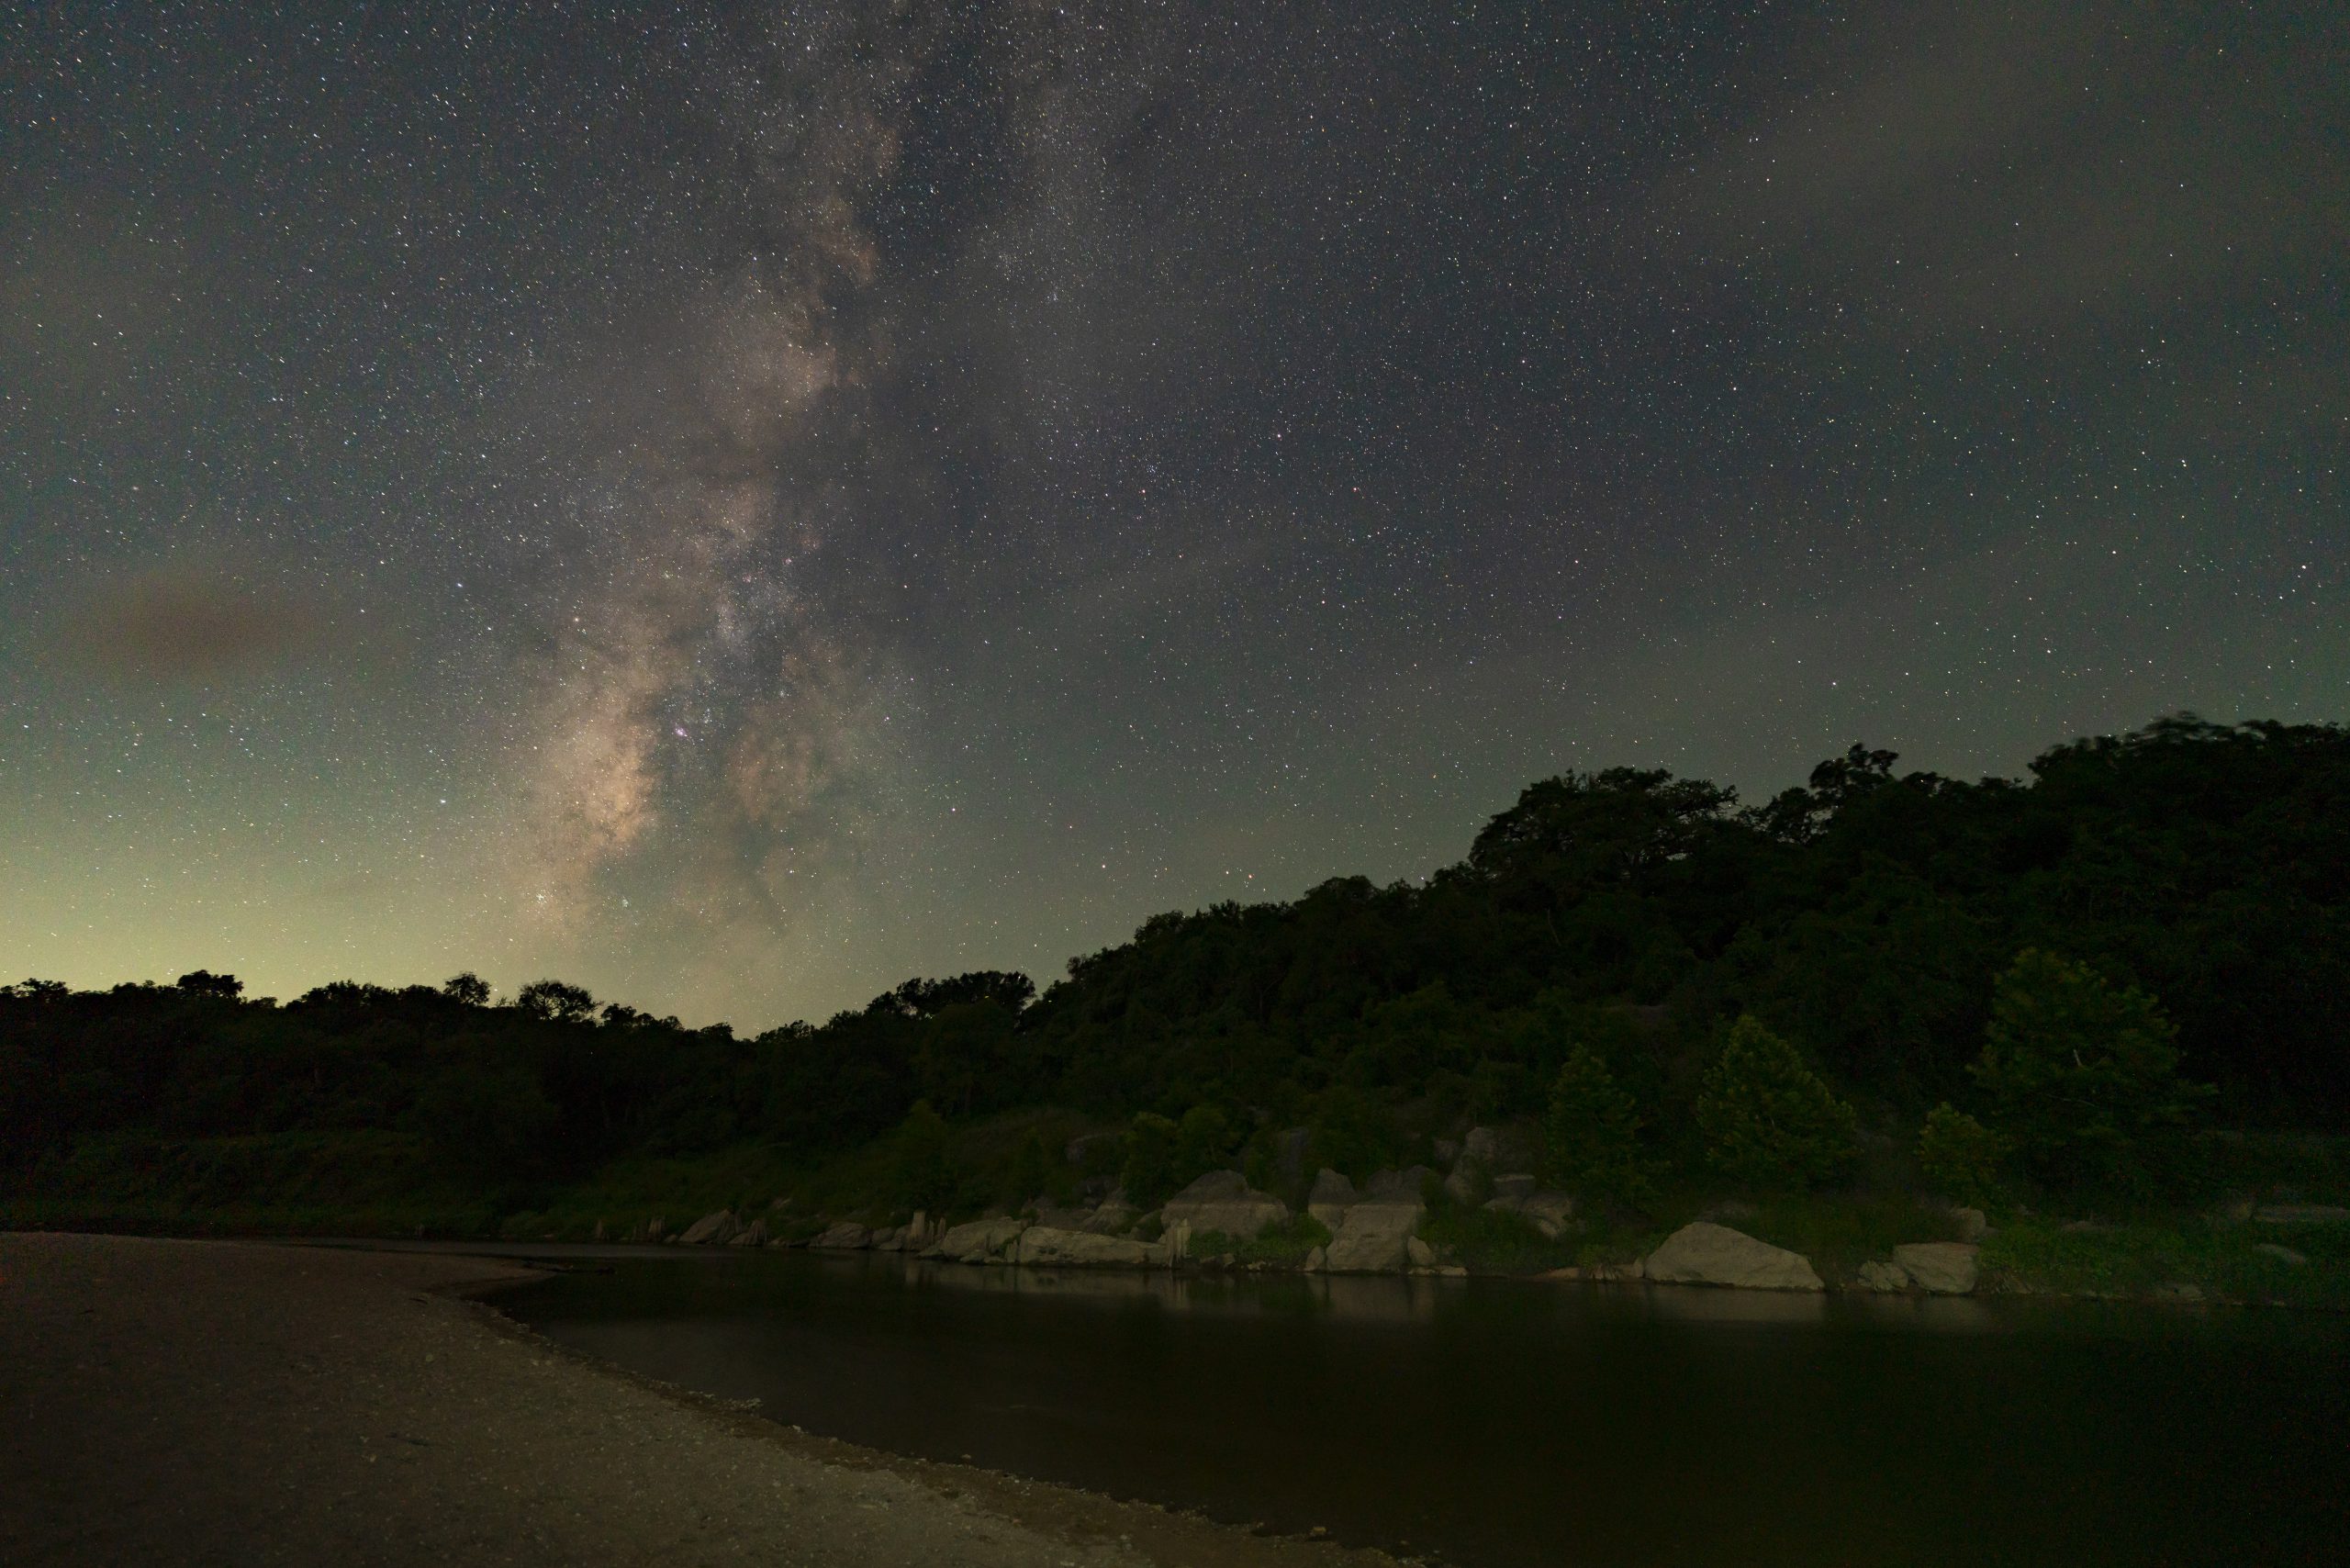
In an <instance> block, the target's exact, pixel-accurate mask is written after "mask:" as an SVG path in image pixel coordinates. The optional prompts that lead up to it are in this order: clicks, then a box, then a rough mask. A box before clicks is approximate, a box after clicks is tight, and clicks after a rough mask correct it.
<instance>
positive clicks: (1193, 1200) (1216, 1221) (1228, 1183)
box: [1159, 1170, 1289, 1241]
mask: <svg viewBox="0 0 2350 1568" xmlns="http://www.w3.org/2000/svg"><path fill="white" fill-rule="evenodd" d="M1159 1217H1160V1219H1161V1221H1162V1222H1163V1223H1164V1224H1165V1225H1166V1226H1167V1227H1168V1228H1169V1229H1170V1230H1171V1229H1173V1228H1174V1227H1175V1226H1178V1225H1187V1226H1191V1228H1192V1234H1193V1235H1195V1236H1196V1235H1198V1234H1199V1233H1200V1232H1201V1231H1203V1230H1220V1231H1222V1232H1223V1233H1224V1234H1225V1235H1226V1236H1229V1237H1231V1238H1233V1239H1235V1240H1237V1241H1253V1240H1255V1239H1256V1238H1257V1237H1258V1236H1259V1234H1261V1233H1262V1232H1263V1230H1264V1229H1265V1227H1266V1226H1273V1225H1280V1224H1281V1223H1283V1222H1284V1221H1286V1220H1287V1219H1288V1218H1289V1205H1288V1204H1285V1203H1283V1202H1281V1200H1280V1199H1279V1198H1276V1197H1274V1196H1273V1195H1272V1194H1271V1193H1260V1192H1259V1191H1257V1190H1256V1189H1255V1188H1254V1187H1251V1186H1250V1185H1248V1178H1247V1177H1245V1176H1243V1175H1241V1174H1240V1172H1239V1171H1237V1170H1211V1171H1209V1172H1208V1173H1207V1174H1206V1175H1204V1176H1203V1177H1201V1178H1200V1179H1199V1180H1198V1181H1196V1182H1192V1184H1191V1185H1190V1186H1188V1187H1186V1188H1184V1189H1183V1190H1182V1191H1181V1192H1180V1193H1176V1194H1175V1195H1174V1196H1173V1197H1171V1198H1169V1199H1168V1200H1167V1204H1166V1206H1165V1207H1164V1208H1162V1209H1160V1210H1159Z"/></svg>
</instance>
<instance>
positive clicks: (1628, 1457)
mask: <svg viewBox="0 0 2350 1568" xmlns="http://www.w3.org/2000/svg"><path fill="white" fill-rule="evenodd" d="M597 1266H598V1267H607V1266H608V1267H609V1269H610V1271H609V1272H589V1271H579V1272H573V1273H567V1274H562V1275H558V1276H555V1277H554V1278H552V1279H550V1280H549V1281H548V1282H545V1283H543V1284H538V1285H532V1286H531V1287H528V1288H527V1289H525V1290H522V1291H520V1292H517V1293H513V1294H509V1295H507V1296H505V1297H503V1298H501V1303H500V1305H501V1306H502V1307H503V1308H504V1309H505V1310H506V1311H508V1312H509V1313H511V1314H513V1315H514V1316H516V1317H518V1318H520V1320H522V1321H523V1322H525V1323H528V1324H529V1325H531V1326H532V1327H534V1328H536V1329H538V1330H539V1331H540V1332H542V1333H543V1334H546V1335H547V1336H549V1337H550V1338H554V1339H555V1340H556V1341H558V1342H560V1343H562V1344H564V1345H566V1346H569V1347H572V1348H574V1349H576V1350H580V1351H583V1352H586V1353H587V1354H589V1355H592V1356H596V1357H599V1358H602V1359H604V1360H606V1361H613V1362H617V1363H619V1364H620V1365H622V1366H625V1367H629V1368H632V1369H633V1370H635V1371H638V1372H644V1373H648V1374H650V1375H652V1376H654V1377H657V1378H662V1379H665V1380H666V1381H669V1382H672V1383H679V1384H682V1385H685V1386H687V1387H689V1388H693V1389H697V1390H700V1391H702V1392H704V1393H708V1394H717V1395H721V1396H723V1397H727V1398H733V1399H756V1400H758V1401H760V1408H761V1410H762V1411H763V1413H765V1414H767V1415H768V1416H771V1417H774V1418H775V1419H777V1420H779V1421H788V1422H791V1423H793V1424H796V1425H798V1426H800V1427H803V1428H807V1429H808V1430H811V1431H813V1432H818V1433H822V1434H824V1435H827V1436H832V1437H838V1438H844V1439H849V1440H851V1441H854V1442H857V1443H862V1444H866V1445H868V1446H870V1447H874V1448H878V1449H885V1450H892V1451H896V1452H900V1453H908V1454H915V1455H920V1456H923V1457H925V1458H931V1459H943V1460H968V1461H971V1462H975V1463H978V1464H980V1465H984V1466H987V1467H989V1468H990V1469H995V1470H1002V1471H1008V1472H1012V1473H1016V1474H1020V1475H1024V1476H1029V1477H1034V1478H1039V1479H1046V1480H1052V1481H1058V1482H1066V1483H1070V1484H1076V1485H1080V1486H1084V1487H1089V1488H1091V1489H1093V1490H1096V1491H1101V1492H1106V1493H1110V1494H1113V1495H1117V1496H1121V1497H1130V1498H1143V1499H1147V1500H1150V1501H1153V1502H1159V1503H1166V1504H1169V1505H1177V1506H1192V1507H1197V1508H1202V1509H1204V1510H1205V1511H1207V1512H1208V1513H1210V1514H1212V1515H1214V1516H1215V1517H1216V1518H1222V1519H1225V1520H1227V1521H1232V1522H1236V1523H1248V1522H1251V1521H1262V1522H1264V1523H1265V1524H1267V1525H1269V1526H1270V1527H1272V1528H1274V1529H1281V1530H1285V1531H1304V1530H1306V1529H1311V1528H1313V1527H1315V1526H1320V1527H1322V1528H1324V1529H1327V1530H1328V1531H1329V1532H1330V1533H1331V1534H1332V1535H1333V1536H1335V1537H1337V1539H1339V1540H1344V1541H1347V1542H1349V1543H1352V1544H1360V1545H1375V1546H1382V1547H1386V1548H1388V1549H1390V1550H1394V1551H1404V1552H1411V1553H1425V1554H1427V1555H1429V1556H1431V1557H1434V1558H1437V1559H1440V1560H1441V1561H1443V1562H1450V1563H1456V1564H1461V1565H1464V1568H1533V1565H1536V1564H1541V1565H1545V1568H1549V1565H1556V1564H1584V1563H1589V1564H1604V1565H1618V1564H1626V1565H1629V1564H1686V1565H1691V1568H1696V1565H1701V1564H1702V1565H1704V1568H1721V1565H1723V1564H1731V1563H1736V1564H1750V1565H1759V1564H1774V1563H1791V1564H1792V1563H1801V1564H1805V1565H1807V1568H1816V1565H1818V1564H1823V1563H1826V1564H1844V1563H1864V1562H1865V1563H1903V1564H1917V1565H1920V1568H1923V1565H1933V1564H1945V1563H1946V1564H1951V1565H1953V1568H1960V1565H1964V1568H1983V1565H1986V1564H2015V1565H2039V1564H2051V1565H2054V1564H2064V1565H2065V1568H2083V1565H2087V1564H2096V1563H2130V1564H2134V1565H2146V1564H2166V1563H2176V1564H2182V1565H2184V1564H2212V1563H2222V1562H2225V1563H2234V1564H2266V1563H2277V1564H2283V1563H2293V1564H2306V1563H2314V1562H2350V1439H2345V1435H2344V1434H2345V1425H2344V1417H2345V1416H2350V1375H2345V1374H2350V1326H2345V1325H2344V1322H2343V1321H2342V1320H2340V1319H2336V1318H2327V1317H2315V1316H2293V1315H2288V1314H2284V1313H2277V1312H2241V1311H2210V1312H2205V1311H2197V1310H2188V1309H2169V1308H2158V1307H2150V1306H2144V1305H2096V1304H2077V1303H2070V1304H2060V1303H2051V1302H2031V1301H2014V1300H2009V1301H1972V1300H1940V1301H1912V1300H1906V1299H1879V1298H1858V1297H1851V1296H1841V1295H1840V1296H1828V1297H1822V1296H1816V1295H1782V1294H1763V1293H1756V1292H1740V1291H1707V1290H1702V1289H1695V1288H1687V1287H1645V1288H1644V1287H1638V1286H1630V1287H1627V1286H1606V1287H1594V1286H1572V1285H1566V1286H1561V1285H1553V1284H1548V1283H1540V1282H1516V1281H1502V1280H1468V1281H1456V1280H1434V1279H1317V1278H1307V1277H1304V1276H1298V1275H1257V1276H1239V1277H1234V1278H1214V1277H1209V1278H1200V1277H1192V1278H1181V1279H1175V1278H1169V1277H1168V1276H1166V1275H1148V1276H1146V1275H1136V1274H1122V1273H1082V1272H1061V1273H1051V1274H1046V1273H1039V1272H1024V1271H1015V1270H1011V1269H978V1268H969V1267H965V1266H961V1265H956V1264H925V1263H921V1262H917V1261H912V1260H901V1259H899V1258H896V1257H893V1256H876V1255H849V1256H845V1257H835V1258H822V1257H814V1256H811V1255H809V1254H806V1253H788V1254H787V1253H773V1252H755V1253H723V1254H712V1253H696V1254H693V1255H689V1256H681V1255H680V1254H679V1253H678V1252H677V1251H675V1250H670V1251H666V1252H663V1253H656V1254H651V1255H647V1254H643V1253H639V1254H636V1255H633V1256H629V1255H621V1256H617V1257H610V1258H609V1259H608V1260H606V1261H605V1262H599V1264H598V1265H597Z"/></svg>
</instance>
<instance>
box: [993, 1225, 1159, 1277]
mask: <svg viewBox="0 0 2350 1568" xmlns="http://www.w3.org/2000/svg"><path fill="white" fill-rule="evenodd" d="M1168 1260H1169V1259H1168V1248H1167V1246H1166V1244H1165V1243H1163V1242H1147V1241H1136V1240H1135V1239H1134V1238H1132V1237H1127V1236H1100V1235H1096V1234H1094V1233H1093V1232H1091V1231H1084V1230H1062V1229H1058V1228H1057V1227H1055V1226H1043V1225H1032V1226H1029V1227H1028V1228H1027V1229H1025V1230H1024V1231H1022V1232H1021V1233H1020V1235H1019V1238H1018V1239H1017V1240H1015V1241H1014V1242H1013V1261H1014V1262H1016V1263H1019V1264H1022V1265H1024V1266H1026V1267H1031V1268H1034V1267H1039V1266H1052V1265H1059V1266H1063V1267H1070V1268H1113V1269H1114V1268H1125V1269H1141V1268H1155V1267H1164V1266H1165V1265H1166V1263H1167V1262H1168Z"/></svg>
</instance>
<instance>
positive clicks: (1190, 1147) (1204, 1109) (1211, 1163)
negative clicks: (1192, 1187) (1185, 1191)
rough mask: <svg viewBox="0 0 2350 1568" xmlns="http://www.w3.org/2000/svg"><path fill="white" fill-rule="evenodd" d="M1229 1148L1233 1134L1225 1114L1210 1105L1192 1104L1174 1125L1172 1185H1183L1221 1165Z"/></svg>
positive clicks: (1179, 1186)
mask: <svg viewBox="0 0 2350 1568" xmlns="http://www.w3.org/2000/svg"><path fill="white" fill-rule="evenodd" d="M1231 1148H1232V1133H1231V1128H1230V1126H1229V1124H1227V1123H1226V1122H1225V1119H1224V1113H1223V1112H1221V1111H1219V1110H1217V1109H1216V1108H1215V1107H1214V1106H1213V1105H1194V1106H1192V1108H1191V1109H1190V1110H1188V1111H1186V1112H1184V1113H1183V1119H1182V1120H1181V1122H1179V1123H1177V1124H1176V1127H1175V1171H1174V1185H1175V1187H1176V1188H1177V1189H1178V1190H1180V1189H1181V1188H1182V1187H1183V1186H1184V1185H1185V1184H1187V1183H1189V1182H1192V1181H1195V1180H1197V1179H1198V1178H1199V1177H1202V1176H1204V1175H1205V1174H1207V1173H1208V1172H1209V1171H1211V1170H1222V1169H1223V1167H1224V1161H1225V1156H1226V1155H1227V1154H1228V1153H1229V1152H1230V1150H1231Z"/></svg>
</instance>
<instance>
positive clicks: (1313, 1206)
mask: <svg viewBox="0 0 2350 1568" xmlns="http://www.w3.org/2000/svg"><path fill="white" fill-rule="evenodd" d="M1361 1201H1362V1194H1361V1193H1358V1192H1356V1191H1355V1184H1354V1183H1353V1182H1349V1181H1348V1180H1347V1179H1346V1178H1345V1177H1344V1176H1341V1175H1339V1174H1338V1173H1337V1171H1335V1170H1329V1169H1327V1168H1325V1169H1324V1170H1322V1172H1321V1173H1320V1174H1319V1175H1317V1176H1315V1178H1314V1188H1313V1190H1312V1191H1311V1192H1309V1193H1306V1194H1305V1212H1306V1213H1307V1214H1310V1215H1313V1216H1314V1217H1315V1219H1318V1220H1320V1221H1321V1222H1322V1226H1323V1228H1324V1229H1326V1230H1327V1231H1329V1232H1331V1233H1332V1234H1333V1235H1336V1234H1337V1229H1338V1226H1339V1224H1340V1222H1341V1221H1343V1220H1344V1219H1345V1218H1346V1217H1347V1211H1348V1209H1350V1208H1352V1207H1354V1206H1355V1204H1358V1203H1360V1202H1361Z"/></svg>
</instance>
